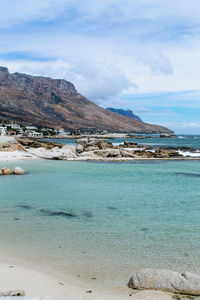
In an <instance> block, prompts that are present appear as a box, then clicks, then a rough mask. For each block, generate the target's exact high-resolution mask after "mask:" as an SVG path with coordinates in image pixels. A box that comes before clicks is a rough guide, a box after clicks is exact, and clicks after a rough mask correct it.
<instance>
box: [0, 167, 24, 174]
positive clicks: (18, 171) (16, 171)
mask: <svg viewBox="0 0 200 300" xmlns="http://www.w3.org/2000/svg"><path fill="white" fill-rule="evenodd" d="M25 173H26V172H25V170H24V169H23V168H21V167H16V168H14V169H13V170H11V169H9V168H7V167H4V168H2V169H1V170H0V175H24V174H25Z"/></svg>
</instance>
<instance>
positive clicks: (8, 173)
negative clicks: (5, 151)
mask: <svg viewBox="0 0 200 300" xmlns="http://www.w3.org/2000/svg"><path fill="white" fill-rule="evenodd" d="M1 173H2V175H11V174H13V172H12V171H11V170H10V169H9V168H6V167H4V168H3V169H1Z"/></svg>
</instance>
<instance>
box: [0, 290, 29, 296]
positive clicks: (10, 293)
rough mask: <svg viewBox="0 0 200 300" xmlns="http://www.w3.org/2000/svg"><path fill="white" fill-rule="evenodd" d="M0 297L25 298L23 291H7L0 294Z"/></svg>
mask: <svg viewBox="0 0 200 300" xmlns="http://www.w3.org/2000/svg"><path fill="white" fill-rule="evenodd" d="M0 296H1V297H10V296H25V292H24V291H23V290H16V291H8V292H5V293H1V292H0Z"/></svg>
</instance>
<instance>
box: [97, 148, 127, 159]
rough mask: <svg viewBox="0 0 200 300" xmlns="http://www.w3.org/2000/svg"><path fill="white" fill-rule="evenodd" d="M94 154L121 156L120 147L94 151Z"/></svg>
mask: <svg viewBox="0 0 200 300" xmlns="http://www.w3.org/2000/svg"><path fill="white" fill-rule="evenodd" d="M94 154H96V155H98V156H101V157H104V158H105V157H121V153H120V151H119V149H106V150H97V151H94Z"/></svg>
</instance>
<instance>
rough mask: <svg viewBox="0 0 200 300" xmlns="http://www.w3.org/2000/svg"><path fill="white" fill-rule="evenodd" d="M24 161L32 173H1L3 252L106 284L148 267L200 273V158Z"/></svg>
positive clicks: (0, 245)
mask: <svg viewBox="0 0 200 300" xmlns="http://www.w3.org/2000/svg"><path fill="white" fill-rule="evenodd" d="M4 165H5V163H2V162H0V167H3V166H4ZM6 165H7V166H10V167H14V166H16V162H9V163H6ZM17 165H20V166H22V167H24V168H25V169H26V170H27V171H28V174H27V175H24V176H7V177H6V176H4V177H3V176H2V177H0V241H1V242H0V253H1V254H2V255H6V256H11V257H12V256H15V258H16V260H17V259H19V260H22V261H25V262H26V263H30V264H31V263H34V264H37V265H38V266H44V268H45V265H46V266H47V265H48V268H50V267H51V269H52V270H53V271H55V272H60V273H62V274H66V275H68V274H70V275H72V276H75V277H77V276H78V277H77V278H80V279H82V280H84V281H86V282H92V284H93V283H94V282H95V283H94V284H97V285H106V286H110V285H112V286H113V285H116V286H117V285H120V284H124V283H126V282H127V280H128V278H129V276H130V275H131V274H132V273H133V272H134V271H135V270H137V269H140V268H142V267H153V268H157V267H162V268H171V269H174V270H179V271H182V270H190V271H195V272H197V273H200V250H199V249H200V239H199V228H200V161H162V162H136V163H96V162H92V163H90V162H64V161H39V160H38V161H35V160H34V161H22V162H17ZM63 212H65V213H66V214H63ZM79 276H80V277H79ZM91 278H96V279H91Z"/></svg>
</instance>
